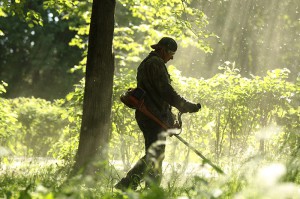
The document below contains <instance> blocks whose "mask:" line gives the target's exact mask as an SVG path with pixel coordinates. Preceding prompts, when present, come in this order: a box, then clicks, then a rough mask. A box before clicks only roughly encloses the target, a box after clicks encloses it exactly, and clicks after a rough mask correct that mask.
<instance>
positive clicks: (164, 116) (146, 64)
mask: <svg viewBox="0 0 300 199" xmlns="http://www.w3.org/2000/svg"><path fill="white" fill-rule="evenodd" d="M137 86H138V87H140V88H142V89H143V90H145V91H146V96H145V102H144V103H145V105H146V107H147V108H148V109H149V111H150V112H152V114H154V115H155V116H156V117H157V118H159V119H160V120H161V121H163V122H165V123H167V124H169V125H173V124H174V117H173V114H172V112H171V107H172V106H173V107H176V108H177V109H178V110H179V111H181V112H187V111H188V110H186V109H187V108H188V107H187V106H188V105H191V104H192V103H191V102H189V101H187V100H185V99H184V98H183V97H181V96H180V95H179V94H178V93H177V92H176V91H175V90H174V88H173V87H172V86H171V78H170V75H169V73H168V70H167V67H166V65H165V63H164V61H163V59H162V58H160V57H159V56H158V54H157V53H156V52H154V51H152V52H151V53H150V54H149V55H148V56H147V57H146V58H145V59H144V60H143V61H142V63H141V64H140V65H139V67H138V70H137Z"/></svg>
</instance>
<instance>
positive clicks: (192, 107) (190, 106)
mask: <svg viewBox="0 0 300 199" xmlns="http://www.w3.org/2000/svg"><path fill="white" fill-rule="evenodd" d="M200 109H201V104H200V103H198V104H195V103H192V102H189V103H187V104H186V105H185V107H184V110H183V111H182V113H187V112H188V113H195V112H198V111H199V110H200Z"/></svg>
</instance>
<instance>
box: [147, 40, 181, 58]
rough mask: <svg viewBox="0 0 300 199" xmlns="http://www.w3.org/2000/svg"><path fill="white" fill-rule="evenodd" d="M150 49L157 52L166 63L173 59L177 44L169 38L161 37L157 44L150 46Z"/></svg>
mask: <svg viewBox="0 0 300 199" xmlns="http://www.w3.org/2000/svg"><path fill="white" fill-rule="evenodd" d="M151 48H153V49H155V51H158V52H159V53H160V55H161V57H162V59H163V60H164V62H165V63H167V62H168V61H169V60H170V59H173V56H174V54H175V52H176V50H177V43H176V41H175V40H174V39H172V38H170V37H163V38H161V40H159V42H158V43H157V44H154V45H151Z"/></svg>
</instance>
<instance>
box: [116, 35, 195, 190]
mask: <svg viewBox="0 0 300 199" xmlns="http://www.w3.org/2000/svg"><path fill="white" fill-rule="evenodd" d="M151 48H153V49H154V51H152V52H150V54H149V55H148V56H147V57H146V58H145V59H144V60H143V61H142V63H141V64H140V65H139V67H138V71H137V87H139V88H142V89H143V90H144V91H145V92H146V95H145V99H144V100H145V101H144V104H145V106H146V107H147V108H148V110H149V111H150V112H151V113H152V114H153V115H154V116H155V117H157V118H158V119H160V120H161V121H162V122H164V123H166V124H167V125H168V126H174V117H173V114H172V112H171V106H173V107H176V108H177V109H178V110H179V111H180V112H182V113H186V112H197V111H199V110H200V108H201V105H200V104H199V103H198V104H195V103H192V102H189V101H187V100H185V99H184V98H183V97H181V96H180V95H179V94H178V93H177V92H176V91H175V90H174V88H173V87H172V86H171V79H170V75H169V73H168V70H167V67H166V65H165V64H166V63H167V62H168V61H169V60H171V59H173V56H174V54H175V52H176V50H177V43H176V42H175V40H174V39H172V38H170V37H163V38H162V39H161V40H160V41H159V42H158V43H157V44H155V45H152V46H151ZM135 118H136V121H137V123H138V125H139V127H140V129H141V131H142V132H143V135H144V139H145V153H146V154H145V156H144V157H142V158H141V159H140V160H139V161H138V162H137V163H136V165H135V166H134V167H133V168H132V169H131V170H130V171H129V172H128V173H127V175H126V177H125V178H122V179H121V181H120V182H118V183H117V184H116V185H115V188H117V189H122V190H126V189H128V188H131V189H136V188H137V186H138V185H139V183H140V182H141V180H142V179H145V180H146V186H150V185H151V184H155V185H158V186H159V184H160V182H161V177H162V161H163V159H164V152H165V140H166V136H165V134H164V133H163V131H164V129H163V128H162V127H161V126H160V125H158V124H157V123H156V122H154V121H153V120H151V119H150V118H149V117H147V116H146V115H144V114H143V113H142V112H140V111H138V110H137V111H136V112H135Z"/></svg>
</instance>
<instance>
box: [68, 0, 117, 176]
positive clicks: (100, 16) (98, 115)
mask: <svg viewBox="0 0 300 199" xmlns="http://www.w3.org/2000/svg"><path fill="white" fill-rule="evenodd" d="M114 12H115V0H94V1H93V7H92V17H91V24H90V32H89V46H88V55H87V64H86V76H85V81H86V82H85V90H84V100H83V115H82V122H81V130H80V139H79V146H78V151H77V154H76V158H75V165H74V167H73V168H74V170H73V171H74V172H76V173H77V172H78V171H88V170H87V167H88V168H89V167H90V166H91V165H92V162H93V161H95V159H97V160H99V161H105V160H106V159H107V147H108V141H109V140H108V138H109V134H110V125H111V120H110V116H111V106H112V87H113V75H114V58H113V53H112V41H113V31H114ZM74 172H73V173H74Z"/></svg>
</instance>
